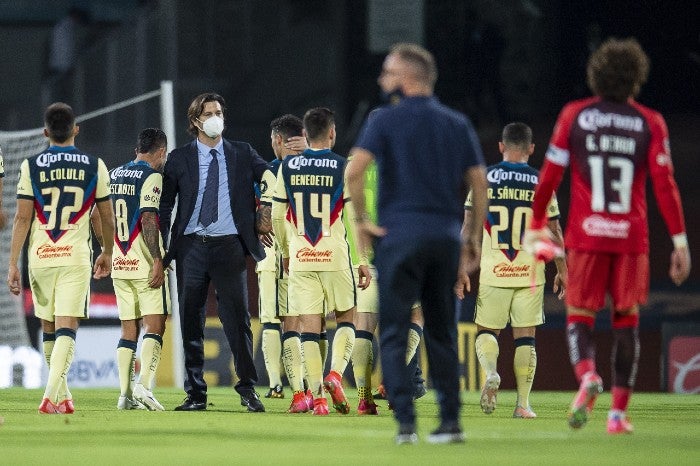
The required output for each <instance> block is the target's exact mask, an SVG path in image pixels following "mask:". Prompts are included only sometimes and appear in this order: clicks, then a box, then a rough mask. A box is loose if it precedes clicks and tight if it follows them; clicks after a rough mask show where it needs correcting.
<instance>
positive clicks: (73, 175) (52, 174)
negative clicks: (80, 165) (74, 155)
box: [39, 168, 85, 183]
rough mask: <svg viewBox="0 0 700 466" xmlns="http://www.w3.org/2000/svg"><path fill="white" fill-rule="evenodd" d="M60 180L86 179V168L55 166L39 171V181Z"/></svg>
mask: <svg viewBox="0 0 700 466" xmlns="http://www.w3.org/2000/svg"><path fill="white" fill-rule="evenodd" d="M59 180H81V181H82V180H85V170H78V169H77V168H54V169H53V170H42V171H40V172H39V182H41V183H46V182H48V181H59Z"/></svg>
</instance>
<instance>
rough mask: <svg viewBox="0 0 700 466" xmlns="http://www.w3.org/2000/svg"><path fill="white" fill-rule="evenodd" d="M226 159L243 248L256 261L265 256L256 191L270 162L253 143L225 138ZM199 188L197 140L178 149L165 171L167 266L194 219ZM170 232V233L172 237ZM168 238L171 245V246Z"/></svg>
mask: <svg viewBox="0 0 700 466" xmlns="http://www.w3.org/2000/svg"><path fill="white" fill-rule="evenodd" d="M224 157H225V159H226V169H227V172H228V187H229V199H230V201H231V213H232V214H233V221H234V223H235V225H236V228H237V229H238V235H239V236H240V239H241V241H242V242H243V246H244V247H245V248H246V250H247V252H248V253H249V254H251V255H252V256H253V257H254V258H255V260H256V261H260V260H262V259H263V258H264V257H265V252H264V249H263V246H262V244H260V241H259V240H258V235H257V232H256V231H255V210H256V202H255V190H254V182H256V181H257V182H259V181H260V180H261V178H262V174H263V173H264V172H265V170H266V169H267V162H265V160H263V159H262V157H260V156H259V155H258V153H257V152H256V151H255V149H253V148H252V147H251V146H250V144H248V143H246V142H239V141H229V140H227V139H224ZM198 186H199V162H198V158H197V141H196V140H193V141H192V142H190V143H189V144H187V145H185V146H182V147H178V148H177V149H174V150H173V151H172V152H171V153H170V154H169V155H168V160H167V162H166V163H165V168H164V169H163V193H162V196H161V198H160V231H161V234H162V235H163V243H164V244H165V245H168V244H169V246H168V247H167V253H166V254H165V257H164V263H165V264H169V263H170V261H171V260H173V259H175V258H176V257H177V256H178V247H180V245H181V239H182V237H183V234H184V231H185V228H186V227H187V223H188V222H189V221H190V218H191V217H192V213H193V212H194V206H195V203H196V201H197V188H198ZM176 197H177V198H178V203H177V212H176V214H175V221H174V222H173V224H172V228H170V231H168V230H169V227H170V219H171V218H172V212H173V208H174V206H175V198H176ZM169 233H170V234H169ZM168 239H170V242H169V243H168Z"/></svg>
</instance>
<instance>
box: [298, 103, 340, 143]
mask: <svg viewBox="0 0 700 466" xmlns="http://www.w3.org/2000/svg"><path fill="white" fill-rule="evenodd" d="M334 115H335V114H334V113H333V111H332V110H330V109H327V108H326V107H315V108H312V109H309V110H307V111H306V113H305V114H304V129H305V130H306V137H307V138H309V140H311V141H315V140H318V139H320V138H322V137H323V136H325V135H326V134H328V132H329V131H330V129H331V128H332V127H333V125H334V124H335V117H334Z"/></svg>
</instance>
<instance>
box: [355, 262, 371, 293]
mask: <svg viewBox="0 0 700 466" xmlns="http://www.w3.org/2000/svg"><path fill="white" fill-rule="evenodd" d="M357 272H358V273H357V275H358V276H359V278H358V280H357V287H358V288H359V289H361V290H366V289H367V288H368V287H369V284H370V283H371V282H372V272H370V270H369V267H368V266H366V265H360V266H359V267H358V268H357Z"/></svg>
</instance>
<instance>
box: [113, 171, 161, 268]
mask: <svg viewBox="0 0 700 466" xmlns="http://www.w3.org/2000/svg"><path fill="white" fill-rule="evenodd" d="M110 181H111V183H112V196H111V197H112V205H113V207H114V216H115V223H114V227H115V228H114V245H115V248H114V253H113V256H112V278H121V279H136V278H148V277H149V276H150V273H151V269H152V268H153V257H151V253H150V252H149V250H148V246H147V245H146V241H145V239H144V238H143V234H142V232H141V216H142V214H143V213H144V212H156V213H158V206H159V205H160V194H161V191H162V189H163V177H162V176H161V174H160V173H158V172H157V171H155V170H154V169H153V168H151V166H150V165H149V164H148V163H146V162H143V161H139V162H129V163H127V164H126V165H122V166H121V167H119V168H117V169H114V170H112V171H111V172H110ZM158 243H159V247H160V252H161V257H162V256H163V255H164V254H165V253H164V250H163V238H161V236H160V232H159V233H158Z"/></svg>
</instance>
